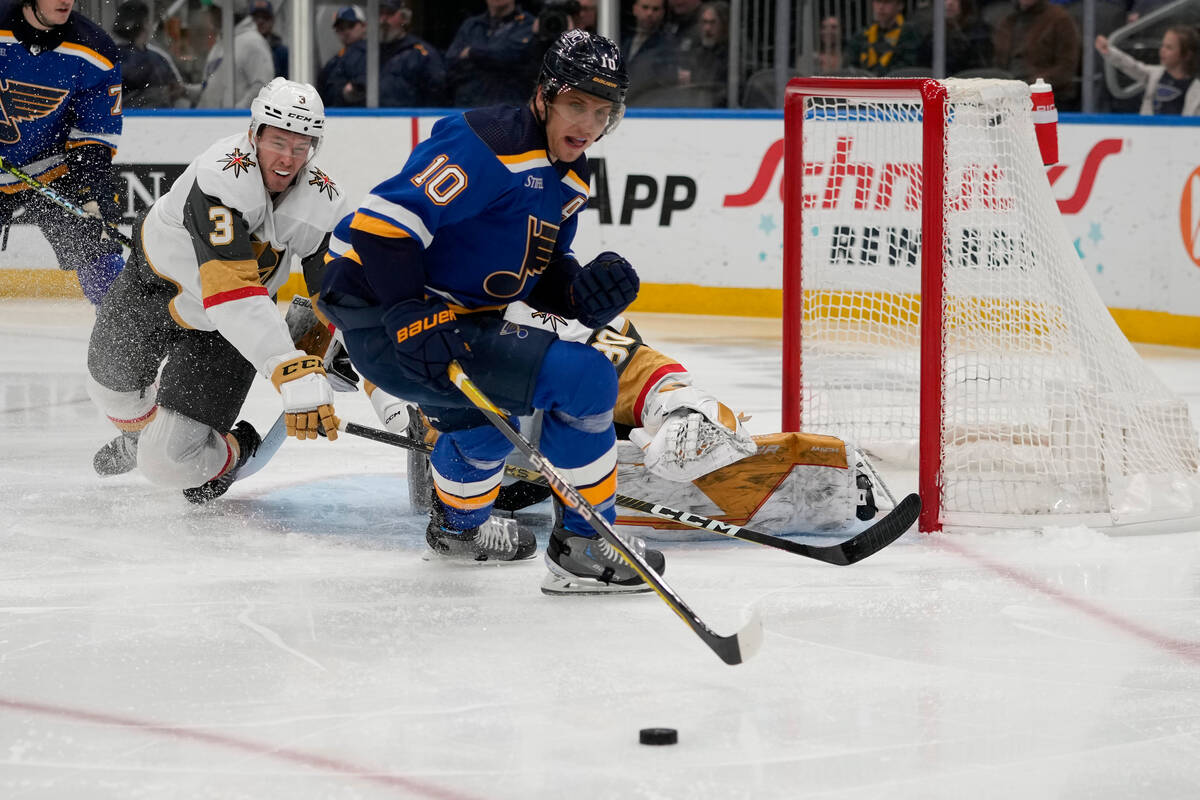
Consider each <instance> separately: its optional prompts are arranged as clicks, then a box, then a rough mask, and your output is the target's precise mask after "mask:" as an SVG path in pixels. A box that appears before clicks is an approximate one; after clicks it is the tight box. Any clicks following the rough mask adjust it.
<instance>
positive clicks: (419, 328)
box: [396, 308, 458, 343]
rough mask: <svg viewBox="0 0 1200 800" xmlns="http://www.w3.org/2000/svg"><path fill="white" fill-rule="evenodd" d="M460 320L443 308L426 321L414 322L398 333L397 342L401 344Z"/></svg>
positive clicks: (426, 318) (425, 319)
mask: <svg viewBox="0 0 1200 800" xmlns="http://www.w3.org/2000/svg"><path fill="white" fill-rule="evenodd" d="M456 319H458V317H456V316H454V312H453V311H451V310H450V309H448V308H443V309H442V310H441V311H437V312H434V313H432V314H430V315H429V316H427V317H425V318H424V319H418V320H415V321H413V322H412V323H411V324H409V325H408V326H406V327H404V328H401V329H400V330H398V331H396V342H397V343H400V342H403V341H406V340H408V339H409V338H410V337H413V336H420V335H421V334H422V333H423V332H424V331H431V330H433V329H434V328H436V327H437V326H438V325H443V324H445V323H447V322H451V321H453V320H456Z"/></svg>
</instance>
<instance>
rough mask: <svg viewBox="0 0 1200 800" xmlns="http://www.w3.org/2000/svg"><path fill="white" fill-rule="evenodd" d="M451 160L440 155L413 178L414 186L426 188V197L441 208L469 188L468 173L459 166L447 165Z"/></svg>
mask: <svg viewBox="0 0 1200 800" xmlns="http://www.w3.org/2000/svg"><path fill="white" fill-rule="evenodd" d="M449 160H450V159H449V158H447V157H446V156H445V155H440V156H438V157H437V158H435V159H434V160H433V161H431V162H429V166H428V167H426V168H425V169H423V170H421V171H420V172H418V173H417V174H416V175H414V176H413V177H412V184H413V186H424V187H425V194H426V196H428V197H429V199H430V200H431V201H433V202H434V203H436V204H437V205H439V206H444V205H446V204H447V203H449V202H450V201H451V200H453V199H454V198H455V196H457V195H458V193H459V192H461V191H462V190H463V189H465V188H467V173H465V172H463V170H462V167H460V166H458V165H457V164H447V163H446V162H447V161H449Z"/></svg>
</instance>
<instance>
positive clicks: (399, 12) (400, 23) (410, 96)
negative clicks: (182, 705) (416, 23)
mask: <svg viewBox="0 0 1200 800" xmlns="http://www.w3.org/2000/svg"><path fill="white" fill-rule="evenodd" d="M390 16H391V17H392V19H390V20H389V22H388V25H389V26H392V38H391V39H390V40H389V41H388V43H387V44H388V47H387V52H388V54H389V57H388V59H387V60H386V61H384V60H383V57H382V55H381V56H380V62H381V64H382V66H381V67H380V69H379V105H381V106H403V107H406V108H429V107H431V106H442V105H445V104H446V64H445V62H444V61H443V60H442V54H441V53H440V52H438V50H437V48H436V47H434V46H433V45H431V44H430V43H429V42H427V41H425V40H424V39H421V38H419V37H417V36H413V35H412V34H411V33H409V32H408V29H409V26H410V25H411V24H412V9H410V8H409V7H408V6H407V5H406V4H404V3H403V2H400V3H397V4H396V7H395V8H394V10H393V11H392V12H391V14H390Z"/></svg>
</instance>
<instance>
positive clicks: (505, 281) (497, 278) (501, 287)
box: [483, 214, 559, 300]
mask: <svg viewBox="0 0 1200 800" xmlns="http://www.w3.org/2000/svg"><path fill="white" fill-rule="evenodd" d="M558 228H559V226H557V225H555V224H554V223H551V222H546V221H545V220H541V219H538V218H537V217H535V216H533V215H532V214H531V215H530V216H529V220H528V226H527V228H526V235H525V258H524V259H523V260H522V261H521V269H520V271H518V272H501V271H498V272H493V273H492V274H491V275H488V276H487V278H485V279H484V281H483V288H484V291H486V292H487V293H488V294H490V295H491V296H492V297H495V298H496V299H498V300H508V299H510V298H513V297H516V296H517V295H519V294H520V293H521V290H522V289H524V288H525V282H526V281H528V280H529V278H530V276H532V275H541V274H542V273H543V272H544V271H545V270H546V266H547V265H548V264H549V263H550V257H551V256H552V255H554V243H555V242H557V241H558Z"/></svg>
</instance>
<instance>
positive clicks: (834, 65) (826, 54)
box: [816, 14, 843, 75]
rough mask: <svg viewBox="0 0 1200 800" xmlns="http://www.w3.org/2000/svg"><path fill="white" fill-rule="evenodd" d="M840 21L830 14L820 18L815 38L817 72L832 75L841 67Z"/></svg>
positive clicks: (841, 41)
mask: <svg viewBox="0 0 1200 800" xmlns="http://www.w3.org/2000/svg"><path fill="white" fill-rule="evenodd" d="M842 43H843V39H842V21H841V20H840V19H839V18H837V17H835V16H833V15H832V14H831V15H829V16H827V17H825V18H824V19H822V20H821V28H820V36H819V38H818V39H817V64H816V69H817V74H818V75H834V74H836V73H837V72H838V71H839V70H841V68H842Z"/></svg>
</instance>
